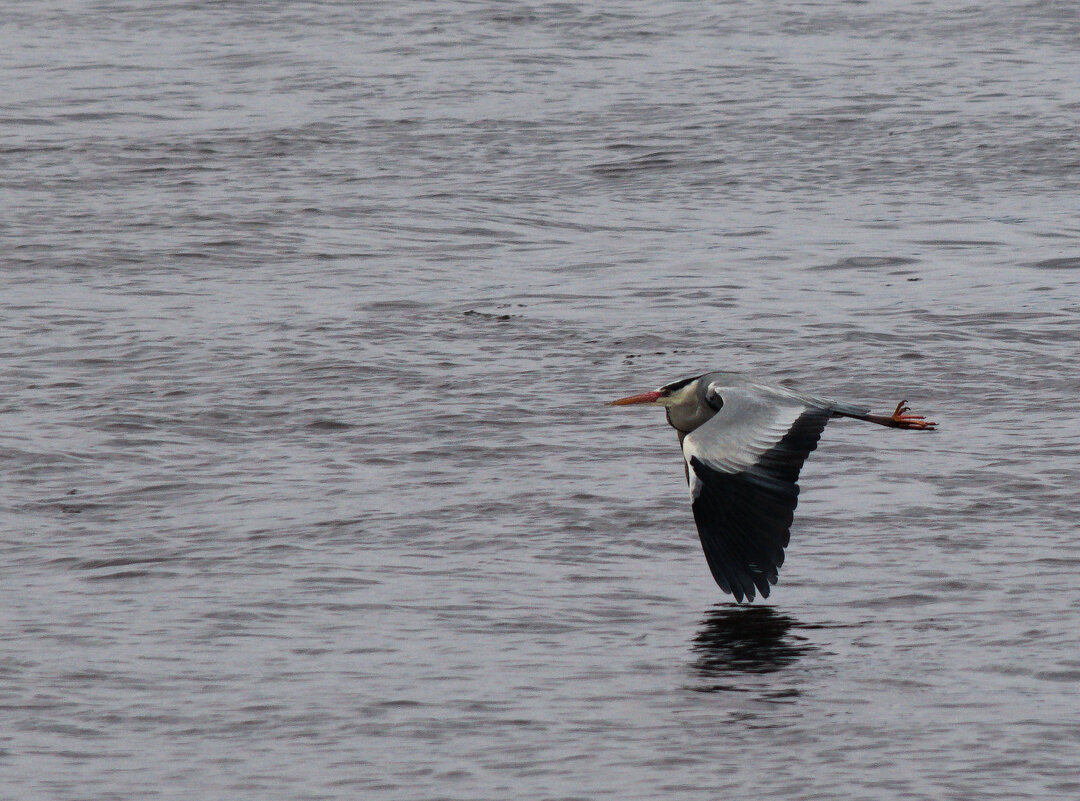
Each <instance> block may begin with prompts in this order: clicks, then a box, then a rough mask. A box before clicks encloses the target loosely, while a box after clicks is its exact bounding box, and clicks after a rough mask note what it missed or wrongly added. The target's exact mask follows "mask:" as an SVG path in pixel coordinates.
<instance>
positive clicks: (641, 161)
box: [589, 150, 678, 178]
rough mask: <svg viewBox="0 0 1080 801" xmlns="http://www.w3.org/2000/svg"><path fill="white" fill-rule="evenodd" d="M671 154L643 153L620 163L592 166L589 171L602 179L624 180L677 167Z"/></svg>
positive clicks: (664, 152)
mask: <svg viewBox="0 0 1080 801" xmlns="http://www.w3.org/2000/svg"><path fill="white" fill-rule="evenodd" d="M677 164H678V162H677V161H676V159H675V158H674V156H673V154H671V153H668V152H666V151H663V150H657V151H654V152H652V153H644V154H642V155H640V156H634V157H632V158H629V159H625V160H622V161H605V162H601V163H598V164H593V165H592V166H591V167H589V170H590V171H591V172H593V173H594V174H596V175H600V176H602V177H604V178H626V177H629V176H633V175H638V174H641V173H644V172H651V171H654V170H669V169H672V168H674V167H675V166H677Z"/></svg>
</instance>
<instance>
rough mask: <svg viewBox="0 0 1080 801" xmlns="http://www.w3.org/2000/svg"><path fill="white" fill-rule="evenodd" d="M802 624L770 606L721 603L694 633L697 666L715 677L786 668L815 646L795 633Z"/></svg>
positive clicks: (700, 671) (698, 670) (695, 663)
mask: <svg viewBox="0 0 1080 801" xmlns="http://www.w3.org/2000/svg"><path fill="white" fill-rule="evenodd" d="M798 626H799V624H798V623H797V622H796V621H795V620H794V619H793V618H792V617H790V616H788V615H785V614H783V613H782V612H777V611H776V610H775V609H773V608H772V607H768V606H720V607H717V608H715V609H713V610H711V611H710V612H709V613H708V614H707V615H706V616H705V619H704V620H703V621H702V624H701V628H700V629H699V630H698V633H697V636H696V637H694V644H693V646H691V647H692V650H693V651H694V653H695V654H696V655H697V660H696V661H695V662H694V669H695V670H696V671H697V672H698V673H700V674H701V675H702V676H706V677H711V678H716V677H719V676H733V675H738V674H743V673H772V672H774V671H777V670H783V669H784V668H786V667H788V666H789V665H792V664H794V663H795V662H797V661H798V660H799V658H800V657H802V656H803V655H804V654H806V653H808V652H809V651H812V650H813V648H814V646H812V645H810V644H809V643H808V642H807V641H806V638H805V637H800V636H799V635H798V634H792V633H791V629H792V628H794V627H798Z"/></svg>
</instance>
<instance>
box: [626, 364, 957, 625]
mask: <svg viewBox="0 0 1080 801" xmlns="http://www.w3.org/2000/svg"><path fill="white" fill-rule="evenodd" d="M637 404H651V405H654V406H663V407H664V409H665V411H666V412H667V421H668V423H669V424H670V425H671V427H672V428H674V429H675V431H676V432H678V434H679V444H680V445H681V446H682V452H683V460H684V465H683V466H684V468H685V469H686V481H687V483H688V484H689V485H690V496H691V498H692V507H693V510H694V521H695V522H696V523H697V529H698V536H699V537H700V538H701V547H702V549H703V550H704V551H705V558H706V559H707V560H708V562H709V569H710V570H711V571H712V575H713V578H714V579H716V583H717V584H719V585H720V589H722V590H723V591H724V592H727V593H730V594H732V595H734V596H735V600H736V601H738V602H740V603H741V602H742V601H743V599H744V598H745V599H746V600H749V601H752V600H754V595H755V589H756V591H757V592H760V593H761V597H762V598H768V597H769V590H770V585H771V584H776V581H777V577H778V576H777V573H778V571H779V570H780V566H781V565H782V564H783V563H784V548H786V547H787V545H788V542H789V540H790V529H791V520H792V517H793V515H794V513H795V506H796V504H798V502H799V485H798V480H799V471H800V470H801V469H802V466H803V462H805V461H806V457H807V456H809V455H810V452H811V451H812V450H814V448H816V447H817V443H818V439H819V438H820V437H821V432H822V431H823V430H824V429H825V425H826V424H827V423H828V422H829V420H831V419H832V418H834V417H853V418H855V419H856V420H865V421H867V422H869V423H877V424H878V425H882V426H889V427H891V428H904V429H909V430H915V431H927V430H932V429H934V428H936V427H937V423H933V422H930V421H929V420H927V419H926V418H925V417H923V416H921V415H917V414H911V410H910V409H909V408H908V405H907V401H900V403H898V404H896V409H895V411H893V413H892V414H871V413H870V409H868V408H866V407H864V406H860V405H858V404H853V403H844V402H840V401H834V400H827V399H825V398H819V397H817V396H814V395H807V394H805V393H803V392H797V391H795V390H791V389H787V388H786V387H778V386H769V385H766V384H759V383H756V382H754V381H751V380H749V379H748V378H746V377H745V376H743V375H740V374H739V373H725V372H715V373H705V374H704V375H699V376H694V377H692V378H684V379H682V380H680V381H673V382H671V383H670V384H665V385H664V386H662V387H660V388H659V389H654V390H652V391H651V392H643V393H641V394H640V395H631V396H629V397H627V398H620V399H619V400H614V401H611V402H610V403H609V404H608V405H610V406H631V405H637Z"/></svg>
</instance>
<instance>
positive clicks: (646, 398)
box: [607, 389, 660, 406]
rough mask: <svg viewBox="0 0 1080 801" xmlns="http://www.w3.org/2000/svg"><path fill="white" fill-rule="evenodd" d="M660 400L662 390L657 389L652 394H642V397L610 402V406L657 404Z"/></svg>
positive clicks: (634, 396)
mask: <svg viewBox="0 0 1080 801" xmlns="http://www.w3.org/2000/svg"><path fill="white" fill-rule="evenodd" d="M659 398H660V390H658V389H655V390H653V391H652V392H642V393H641V394H640V395H631V396H630V397H628V398H619V399H618V400H613V401H608V404H607V405H608V406H633V405H634V404H635V403H656V401H657V400H659Z"/></svg>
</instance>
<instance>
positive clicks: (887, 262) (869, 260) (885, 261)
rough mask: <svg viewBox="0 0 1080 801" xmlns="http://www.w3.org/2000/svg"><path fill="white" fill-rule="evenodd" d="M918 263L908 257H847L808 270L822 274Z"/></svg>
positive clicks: (882, 268) (916, 260)
mask: <svg viewBox="0 0 1080 801" xmlns="http://www.w3.org/2000/svg"><path fill="white" fill-rule="evenodd" d="M919 261H920V260H919V259H916V258H912V257H910V256H849V257H848V258H845V259H840V260H839V261H834V262H832V263H831V264H819V265H817V266H815V267H811V268H810V269H811V270H820V271H822V272H826V271H831V270H884V269H887V268H890V267H904V266H906V265H909V264H918V263H919Z"/></svg>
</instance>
